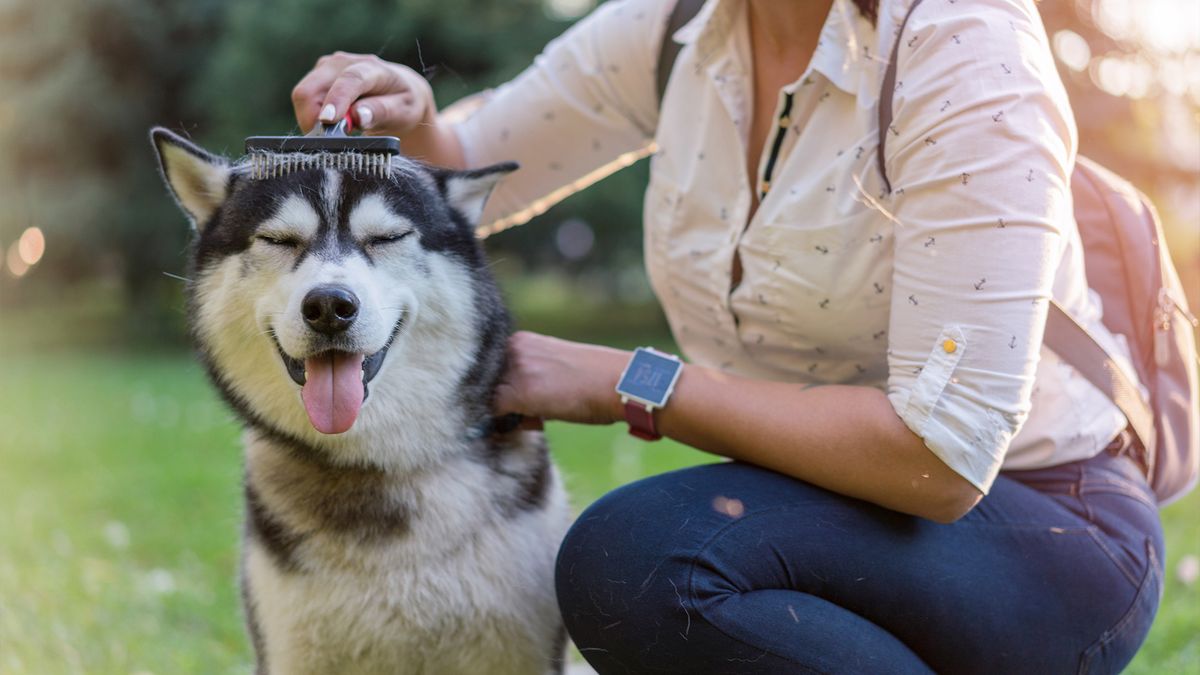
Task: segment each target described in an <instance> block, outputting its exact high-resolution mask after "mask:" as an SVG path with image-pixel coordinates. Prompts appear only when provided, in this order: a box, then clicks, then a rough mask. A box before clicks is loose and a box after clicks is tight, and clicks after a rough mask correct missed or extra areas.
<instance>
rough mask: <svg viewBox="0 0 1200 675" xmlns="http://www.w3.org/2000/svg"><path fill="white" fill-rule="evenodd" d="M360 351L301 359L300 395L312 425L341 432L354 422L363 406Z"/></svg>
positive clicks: (329, 430)
mask: <svg viewBox="0 0 1200 675" xmlns="http://www.w3.org/2000/svg"><path fill="white" fill-rule="evenodd" d="M362 366H363V355H362V354H348V353H346V352H326V353H324V354H319V355H317V356H312V357H309V358H308V359H306V360H305V361H304V369H305V370H306V371H307V374H306V376H305V379H304V389H303V390H301V392H300V397H301V398H302V399H304V410H305V411H307V412H308V420H309V421H310V422H312V425H313V427H314V428H316V430H317V431H319V432H321V433H323V434H340V433H342V432H344V431H346V430H348V429H349V428H350V427H352V426H354V420H356V419H358V410H359V408H361V407H362V402H363V396H364V391H365V389H364V387H363V369H362Z"/></svg>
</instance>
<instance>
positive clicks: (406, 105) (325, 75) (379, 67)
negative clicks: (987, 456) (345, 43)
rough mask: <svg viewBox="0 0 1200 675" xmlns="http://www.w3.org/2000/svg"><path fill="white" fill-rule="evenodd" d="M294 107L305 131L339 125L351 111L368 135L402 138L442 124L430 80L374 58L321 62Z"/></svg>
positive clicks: (333, 57) (298, 90) (337, 56)
mask: <svg viewBox="0 0 1200 675" xmlns="http://www.w3.org/2000/svg"><path fill="white" fill-rule="evenodd" d="M292 107H293V108H295V111H296V121H297V122H298V123H299V124H300V129H301V130H302V131H308V130H309V129H312V128H313V127H314V126H316V124H317V121H318V120H320V121H321V122H326V123H332V122H336V121H337V120H339V119H341V118H342V117H343V116H345V114H346V111H347V110H350V111H351V115H352V117H353V119H354V121H355V123H356V124H357V125H358V127H359V128H360V129H363V130H364V131H365V132H367V133H371V134H376V135H386V136H399V137H401V138H403V137H404V136H406V135H408V134H409V133H411V132H413V131H414V130H416V129H418V128H419V127H420V126H422V125H433V124H434V122H435V121H436V119H437V107H436V106H435V104H434V101H433V90H432V89H431V88H430V86H429V83H428V82H427V81H426V80H425V78H424V77H422V76H421V75H420V74H418V73H417V72H416V71H414V70H413V69H412V68H409V67H407V66H402V65H399V64H396V63H389V62H387V61H384V60H383V59H381V58H379V57H378V56H375V55H374V54H348V53H346V52H334V53H333V54H329V55H327V56H322V57H321V58H320V59H317V65H315V66H314V67H313V69H312V70H311V71H309V73H308V74H307V75H305V76H304V78H303V79H302V80H300V83H299V84H297V85H296V87H295V88H294V89H292ZM351 108H352V109H351Z"/></svg>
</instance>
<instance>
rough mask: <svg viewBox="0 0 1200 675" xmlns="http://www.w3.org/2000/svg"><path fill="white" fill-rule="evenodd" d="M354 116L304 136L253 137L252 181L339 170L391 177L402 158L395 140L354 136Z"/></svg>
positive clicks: (250, 140)
mask: <svg viewBox="0 0 1200 675" xmlns="http://www.w3.org/2000/svg"><path fill="white" fill-rule="evenodd" d="M350 131H351V122H350V116H349V115H347V116H346V117H344V118H343V119H341V120H340V121H338V123H337V124H324V123H321V122H318V123H317V126H315V127H313V129H312V131H310V132H308V133H307V134H305V135H304V136H250V137H249V138H247V139H246V155H247V156H248V157H249V160H250V176H251V177H252V178H258V179H262V178H278V177H280V176H285V175H287V174H289V173H292V172H294V171H307V170H310V169H339V170H342V171H356V172H361V173H366V174H369V175H373V176H379V177H387V176H390V175H391V172H392V157H393V156H395V155H399V154H400V139H398V138H396V137H395V136H351V135H350V133H349V132H350Z"/></svg>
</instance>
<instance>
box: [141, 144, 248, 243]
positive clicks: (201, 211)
mask: <svg viewBox="0 0 1200 675" xmlns="http://www.w3.org/2000/svg"><path fill="white" fill-rule="evenodd" d="M150 140H151V141H152V142H153V143H154V149H155V150H156V151H157V152H158V163H159V166H160V167H161V168H162V174H163V179H164V180H165V181H166V183H167V187H169V188H170V189H171V194H173V195H174V196H175V201H176V202H178V203H179V206H180V208H182V209H183V211H184V212H185V213H187V215H188V217H189V218H191V220H192V224H193V225H194V226H195V228H196V229H197V230H201V229H203V228H204V226H205V225H206V224H207V223H208V221H209V220H210V219H211V218H212V216H213V214H214V213H216V211H217V209H218V208H219V207H220V206H221V204H223V203H224V202H225V198H226V197H227V196H228V194H229V173H230V170H229V162H227V161H226V160H225V159H224V158H221V157H217V156H216V155H213V154H212V153H210V152H208V151H207V150H205V149H203V148H201V147H199V146H197V145H195V144H193V143H191V142H189V141H186V140H184V139H183V138H182V137H181V136H179V135H178V134H175V133H172V132H170V131H168V130H166V129H164V128H162V127H154V128H153V129H151V130H150Z"/></svg>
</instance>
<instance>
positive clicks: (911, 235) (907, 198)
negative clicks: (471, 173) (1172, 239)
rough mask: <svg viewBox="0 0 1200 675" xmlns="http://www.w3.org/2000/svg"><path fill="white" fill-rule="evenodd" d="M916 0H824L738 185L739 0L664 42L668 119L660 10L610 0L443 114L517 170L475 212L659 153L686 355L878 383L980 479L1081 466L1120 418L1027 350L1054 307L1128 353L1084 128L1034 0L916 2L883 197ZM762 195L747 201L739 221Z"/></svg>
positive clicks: (542, 198)
mask: <svg viewBox="0 0 1200 675" xmlns="http://www.w3.org/2000/svg"><path fill="white" fill-rule="evenodd" d="M910 4H911V0H881V1H880V3H879V19H878V28H877V29H876V27H874V26H872V25H871V23H870V22H869V21H868V20H866V19H864V18H862V17H861V16H859V14H858V11H857V9H856V8H855V7H854V5H853V4H852V3H851V2H849V1H848V0H835V2H834V5H833V8H832V10H831V11H830V14H829V16H828V18H827V20H826V22H825V25H824V27H823V29H822V32H821V37H820V41H819V43H818V45H817V48H816V51H815V53H814V54H813V57H812V61H811V63H810V65H809V67H808V69H807V70H806V71H805V72H804V73H803V74H802V75H801V76H800V78H799V79H797V80H796V81H795V82H793V83H791V84H789V85H788V86H786V87H784V88H783V90H781V91H780V92H779V97H778V103H777V108H776V110H775V112H774V116H775V117H774V118H775V119H776V120H778V121H779V124H778V126H777V128H776V130H775V131H773V132H771V133H770V134H769V136H768V138H767V143H766V146H765V148H764V150H763V152H762V160H761V163H760V167H759V170H758V172H757V175H755V176H753V177H750V176H747V173H746V162H745V157H746V155H747V152H746V144H747V142H748V137H749V128H750V122H751V113H752V111H751V103H752V100H753V96H752V77H751V71H750V63H751V61H750V46H749V38H748V25H747V17H746V12H745V3H744V2H742V1H741V0H709V2H707V3H706V4H705V6H704V7H703V9H702V10H701V11H700V13H699V14H698V15H697V16H696V18H695V19H693V20H692V21H691V22H690V23H689V24H687V25H686V26H684V27H683V29H681V30H680V31H678V32H677V33H676V34H675V35H674V39H675V40H676V41H677V42H680V43H681V44H682V45H683V47H682V50H681V52H680V54H679V57H678V60H677V62H676V66H675V69H674V71H673V74H672V77H671V79H670V84H669V86H668V89H667V91H666V94H665V95H664V97H663V99H664V100H663V101H662V105H661V112H660V106H659V103H658V97H657V92H656V89H655V72H656V67H657V59H658V53H659V44H660V40H661V39H662V37H663V33H664V32H665V25H666V18H667V15H668V14H669V12H670V10H671V6H672V5H673V2H671V1H670V0H625V1H616V0H614V1H612V2H607V3H604V4H603V5H601V6H600V7H599V8H598V9H597V10H596V11H595V12H593V13H592V14H591V15H590V16H588V17H586V18H584V19H583V20H581V21H580V22H579V23H577V24H576V25H575V26H573V27H572V28H571V29H570V30H568V31H567V32H566V33H565V34H564V35H563V36H561V37H560V38H558V39H556V40H555V41H553V42H552V43H550V45H548V46H547V47H546V49H545V51H544V53H543V54H542V55H541V56H539V57H538V58H537V60H536V61H535V63H534V64H533V65H532V66H531V67H530V68H528V69H527V70H526V71H525V72H524V73H522V74H521V75H520V76H519V77H517V78H516V79H515V80H513V81H512V82H509V83H507V84H505V85H504V86H502V87H500V88H498V89H497V90H496V91H495V92H494V93H493V94H492V95H491V96H490V97H489V98H488V99H487V100H486V102H485V103H483V104H482V106H481V107H480V108H479V109H478V110H476V111H475V112H474V113H473V114H472V115H471V116H470V117H469V118H467V119H466V120H465V121H461V122H459V123H458V124H457V125H456V129H457V131H458V135H459V139H460V140H461V142H462V145H463V148H464V152H465V156H466V159H467V163H468V165H469V166H480V165H485V164H488V163H492V162H497V161H503V160H517V161H519V162H520V163H521V165H522V169H521V170H520V171H518V172H516V173H515V174H513V175H512V176H511V177H509V178H508V179H506V180H505V181H504V182H503V183H502V185H501V186H500V187H499V188H498V189H497V191H496V194H495V195H494V197H493V198H492V201H491V202H490V204H489V206H488V210H487V213H485V219H500V218H504V217H511V216H512V214H514V213H517V212H520V211H522V210H523V209H524V210H525V213H526V214H527V213H528V212H529V211H530V210H535V211H536V210H540V209H544V208H545V206H546V205H547V204H548V202H550V201H552V200H553V199H555V198H560V197H561V196H562V195H563V193H565V192H569V191H570V188H564V186H572V185H573V186H574V187H578V186H579V185H581V184H583V183H586V182H588V181H589V180H593V179H594V178H595V177H596V175H598V174H603V173H604V172H605V171H607V169H603V168H602V167H604V166H605V165H607V164H609V163H610V162H612V161H613V160H614V159H615V158H617V157H619V156H621V155H622V154H624V153H636V152H639V151H644V150H645V149H646V148H651V149H654V148H656V151H655V153H654V156H653V160H652V162H651V178H650V186H649V189H648V190H647V192H646V197H645V213H644V230H645V235H644V238H645V262H646V270H647V272H648V274H649V277H650V282H651V285H652V287H653V289H654V291H655V294H656V295H657V297H658V298H659V300H660V302H661V303H662V307H663V310H664V312H665V314H666V316H667V319H668V321H669V323H670V326H671V330H672V332H673V334H674V336H675V339H676V341H677V343H678V344H679V346H680V347H681V349H682V350H683V351H684V353H685V355H686V357H687V358H688V359H689V360H690V361H692V362H695V363H699V364H704V365H706V366H711V367H714V368H720V369H722V370H726V371H729V372H733V373H737V374H741V375H744V376H748V377H753V378H762V379H769V380H779V381H789V382H805V383H842V384H858V385H864V386H870V387H877V388H879V389H881V390H884V391H886V392H887V395H888V398H889V400H890V401H891V403H892V405H893V407H894V408H895V410H896V413H897V415H899V416H900V418H901V419H902V420H904V422H905V424H907V426H908V427H909V428H910V429H911V430H912V431H913V432H914V433H916V434H917V435H918V436H920V437H921V438H922V439H923V440H924V442H925V444H926V445H927V446H928V447H929V449H930V450H931V451H932V452H933V453H934V454H936V455H937V456H938V457H939V458H941V459H942V460H943V461H944V462H945V463H946V464H947V465H948V466H950V467H951V468H952V469H954V470H955V471H956V472H958V473H959V474H961V475H962V476H963V477H964V478H966V479H967V480H969V481H970V482H971V483H972V484H974V485H975V486H976V487H978V488H979V489H980V490H982V491H984V492H986V491H987V490H988V488H989V487H990V485H991V483H992V481H993V480H994V479H995V477H996V475H997V472H998V471H999V470H1000V469H1001V468H1002V467H1003V468H1005V469H1024V468H1035V467H1042V466H1050V465H1055V464H1060V463H1063V462H1068V461H1072V460H1078V459H1084V458H1087V457H1091V456H1093V455H1095V454H1096V453H1097V452H1099V451H1100V450H1101V449H1102V448H1103V447H1104V446H1105V445H1106V444H1107V443H1108V442H1109V441H1110V440H1111V439H1112V438H1113V437H1114V436H1115V435H1116V434H1117V433H1118V432H1119V431H1120V430H1121V429H1123V428H1124V427H1125V425H1126V422H1125V419H1124V417H1123V416H1122V415H1121V413H1120V412H1119V411H1118V410H1117V408H1116V407H1115V406H1114V405H1113V404H1112V403H1111V402H1109V401H1108V399H1107V398H1106V397H1105V396H1104V394H1102V393H1101V392H1100V391H1099V390H1097V389H1095V388H1094V387H1093V386H1092V385H1091V384H1089V383H1088V382H1087V381H1085V380H1084V379H1083V378H1082V376H1080V375H1079V374H1078V373H1077V372H1076V371H1075V370H1074V369H1073V368H1071V367H1070V366H1068V365H1067V364H1065V363H1064V362H1063V361H1061V360H1060V359H1059V358H1058V357H1057V356H1055V355H1054V354H1053V353H1052V352H1050V351H1049V350H1046V349H1041V348H1040V345H1041V342H1042V332H1043V328H1044V325H1045V320H1046V312H1047V307H1048V301H1049V300H1050V299H1051V298H1054V299H1055V300H1057V301H1058V302H1059V303H1061V304H1062V305H1063V306H1064V307H1065V308H1067V310H1068V311H1069V312H1070V313H1071V314H1072V315H1073V316H1074V317H1075V318H1076V319H1078V320H1079V321H1080V322H1082V323H1083V324H1084V325H1085V326H1086V327H1087V328H1088V329H1089V330H1090V331H1092V333H1093V334H1094V335H1096V336H1098V338H1099V339H1100V340H1101V341H1102V342H1104V343H1107V344H1105V346H1106V347H1108V349H1109V350H1110V352H1113V353H1116V354H1126V355H1127V354H1128V349H1127V347H1126V345H1125V344H1124V342H1123V341H1122V339H1121V338H1119V337H1113V335H1112V334H1111V333H1109V332H1108V331H1107V330H1106V329H1105V328H1104V326H1103V324H1102V323H1101V322H1100V315H1101V307H1100V302H1099V297H1098V296H1097V295H1096V294H1095V293H1094V292H1092V291H1089V289H1088V287H1087V284H1086V280H1085V276H1084V268H1083V256H1082V248H1081V244H1080V239H1079V234H1078V231H1077V229H1076V226H1075V222H1074V218H1073V215H1072V206H1071V192H1070V188H1069V176H1070V173H1071V169H1072V167H1073V165H1074V160H1075V151H1076V129H1075V124H1074V120H1073V118H1072V113H1071V109H1070V106H1069V104H1068V102H1067V97H1066V93H1065V91H1064V89H1063V86H1062V83H1061V81H1060V79H1059V76H1058V74H1057V71H1056V70H1055V66H1054V62H1053V58H1052V56H1051V54H1050V51H1049V48H1048V45H1047V39H1046V34H1045V29H1044V28H1043V26H1042V23H1041V19H1040V17H1039V16H1038V13H1037V9H1036V8H1035V6H1034V4H1033V1H1032V0H926V2H924V3H923V4H922V5H921V6H920V7H919V8H918V9H917V10H916V11H915V12H914V13H913V15H912V18H911V19H910V21H909V23H908V26H907V27H906V28H905V30H904V34H903V35H902V36H901V37H900V39H901V40H902V43H901V45H900V52H899V58H898V69H897V77H896V85H895V94H894V96H895V100H894V103H893V110H894V121H893V124H892V127H891V129H890V131H889V133H890V134H891V135H890V136H889V138H888V143H887V145H886V159H885V161H886V166H887V174H888V177H889V178H890V181H891V185H892V188H893V191H892V192H891V193H886V191H885V190H884V189H883V187H882V186H883V181H882V177H881V176H880V172H879V169H878V165H877V163H876V157H875V153H876V146H877V141H876V138H877V129H878V123H877V117H876V115H877V110H876V99H877V98H878V92H879V87H880V83H881V81H882V79H883V72H884V66H885V62H886V59H887V58H888V57H889V56H890V53H891V48H892V45H893V41H894V35H895V34H896V31H897V29H898V27H899V26H900V24H901V23H902V21H903V18H904V15H905V13H906V12H907V10H908V7H909V6H910ZM776 134H781V135H782V136H781V140H780V142H779V152H778V153H772V152H771V150H772V148H773V147H774V146H775V145H776ZM773 156H774V157H773ZM768 167H769V168H770V175H769V176H768V175H767V173H768ZM751 189H754V190H756V191H757V192H758V194H760V195H761V196H762V199H761V204H760V206H759V207H758V209H757V210H756V211H755V212H754V214H753V217H751V218H749V222H747V218H748V216H749V214H750V209H751V192H750V190H751ZM548 195H550V197H549V198H547V196H548ZM531 204H532V205H534V206H533V207H532V208H531V206H530V205H531ZM522 217H523V216H522ZM735 251H736V252H737V254H738V256H739V257H740V260H741V265H742V270H743V271H742V278H741V280H740V282H739V283H737V284H734V283H732V281H733V278H732V269H733V259H734V254H735ZM1123 365H1125V366H1128V367H1127V368H1126V370H1127V372H1128V373H1129V374H1130V375H1131V377H1134V378H1135V381H1136V376H1135V375H1134V371H1133V369H1132V367H1131V366H1129V364H1128V363H1125V364H1123Z"/></svg>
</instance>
